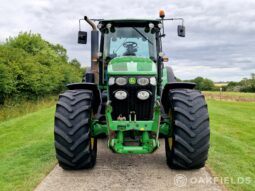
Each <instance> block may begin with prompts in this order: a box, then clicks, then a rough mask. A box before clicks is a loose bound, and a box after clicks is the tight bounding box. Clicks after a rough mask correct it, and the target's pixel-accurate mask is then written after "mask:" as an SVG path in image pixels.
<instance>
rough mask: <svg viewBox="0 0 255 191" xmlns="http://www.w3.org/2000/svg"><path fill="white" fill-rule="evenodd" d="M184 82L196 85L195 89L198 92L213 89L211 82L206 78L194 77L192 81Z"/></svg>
mask: <svg viewBox="0 0 255 191" xmlns="http://www.w3.org/2000/svg"><path fill="white" fill-rule="evenodd" d="M185 81H187V82H193V83H196V89H197V90H200V91H212V90H214V88H215V87H214V83H213V81H212V80H209V79H207V78H202V77H196V78H195V79H193V80H185Z"/></svg>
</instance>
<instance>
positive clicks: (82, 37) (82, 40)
mask: <svg viewBox="0 0 255 191" xmlns="http://www.w3.org/2000/svg"><path fill="white" fill-rule="evenodd" d="M78 43H79V44H87V32H84V31H79V32H78Z"/></svg>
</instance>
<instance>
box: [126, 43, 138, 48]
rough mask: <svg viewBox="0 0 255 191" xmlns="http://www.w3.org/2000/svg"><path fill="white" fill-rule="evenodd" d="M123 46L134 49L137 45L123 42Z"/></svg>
mask: <svg viewBox="0 0 255 191" xmlns="http://www.w3.org/2000/svg"><path fill="white" fill-rule="evenodd" d="M123 46H124V47H125V48H136V47H137V43H136V42H131V41H128V42H124V43H123Z"/></svg>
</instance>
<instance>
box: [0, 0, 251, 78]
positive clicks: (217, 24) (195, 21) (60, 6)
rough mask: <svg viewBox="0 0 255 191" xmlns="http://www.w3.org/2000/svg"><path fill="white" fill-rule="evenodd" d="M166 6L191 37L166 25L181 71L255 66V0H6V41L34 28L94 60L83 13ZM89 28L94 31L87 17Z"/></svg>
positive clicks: (150, 13)
mask: <svg viewBox="0 0 255 191" xmlns="http://www.w3.org/2000/svg"><path fill="white" fill-rule="evenodd" d="M162 8H164V9H165V11H166V14H167V17H183V18H185V25H186V28H187V37H186V38H185V39H183V38H178V37H177V36H176V24H177V23H172V22H168V23H166V25H165V26H166V32H167V34H168V35H167V37H166V38H165V39H164V43H163V45H164V52H165V53H166V55H168V56H169V57H170V60H171V62H170V65H172V66H173V68H174V69H175V72H176V75H177V76H180V77H181V78H184V79H188V78H192V77H196V76H198V75H200V76H201V75H202V76H204V77H209V78H212V79H214V80H217V81H219V80H240V78H243V77H245V76H246V77H247V76H248V75H249V74H250V73H251V72H255V71H254V69H255V55H254V53H253V52H254V44H255V35H254V34H255V22H254V18H255V12H254V10H255V1H253V0H228V1H221V0H212V1H208V0H200V1H197V0H183V1H178V0H173V1H170V2H169V1H162V0H160V1H154V0H140V1H137V0H121V1H119V0H108V1H99V0H98V1H96V0H94V1H92V0H87V1H78V0H72V1H71V0H34V1H31V0H22V1H19V0H9V1H3V0H2V2H1V6H0V12H1V17H0V25H1V30H0V41H4V40H5V39H6V38H7V37H8V36H13V35H17V34H18V33H19V32H20V31H29V30H31V31H32V32H36V33H40V34H42V36H43V38H45V39H47V40H48V41H50V42H53V43H60V44H62V45H64V46H65V47H66V48H67V50H68V54H69V57H70V58H74V57H77V58H78V59H79V60H80V61H81V62H82V64H83V65H85V64H87V65H89V64H90V52H89V48H90V45H86V46H84V45H78V44H76V42H77V39H76V38H77V31H78V19H79V18H82V17H83V16H84V15H88V16H89V17H93V18H136V17H139V18H156V17H157V16H158V11H159V10H160V9H162ZM83 29H84V30H87V31H90V27H89V26H88V25H86V24H85V23H84V25H83ZM89 41H90V39H88V42H89Z"/></svg>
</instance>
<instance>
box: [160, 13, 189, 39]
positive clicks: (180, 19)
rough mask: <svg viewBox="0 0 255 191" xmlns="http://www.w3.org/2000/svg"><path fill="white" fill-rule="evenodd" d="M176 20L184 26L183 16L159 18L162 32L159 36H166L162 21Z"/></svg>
mask: <svg viewBox="0 0 255 191" xmlns="http://www.w3.org/2000/svg"><path fill="white" fill-rule="evenodd" d="M178 20H179V21H181V22H182V26H184V19H183V18H168V19H164V18H161V19H160V21H161V22H162V30H163V34H161V35H160V36H159V37H160V38H162V37H165V36H166V34H165V29H164V21H178Z"/></svg>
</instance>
